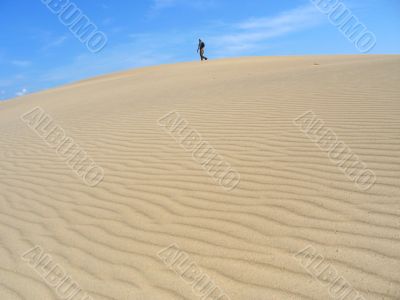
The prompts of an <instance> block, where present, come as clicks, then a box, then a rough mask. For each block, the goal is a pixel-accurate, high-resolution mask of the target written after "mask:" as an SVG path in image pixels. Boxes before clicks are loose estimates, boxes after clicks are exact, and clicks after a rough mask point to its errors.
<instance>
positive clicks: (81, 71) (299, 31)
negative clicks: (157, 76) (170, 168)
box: [0, 0, 400, 100]
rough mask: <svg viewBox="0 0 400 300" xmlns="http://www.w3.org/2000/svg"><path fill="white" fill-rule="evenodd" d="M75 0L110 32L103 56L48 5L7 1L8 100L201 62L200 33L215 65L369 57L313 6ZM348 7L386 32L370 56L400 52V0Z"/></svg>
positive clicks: (2, 68)
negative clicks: (113, 75)
mask: <svg viewBox="0 0 400 300" xmlns="http://www.w3.org/2000/svg"><path fill="white" fill-rule="evenodd" d="M49 1H51V0H49ZM57 1H58V0H57ZM65 1H70V0H65ZM70 2H73V3H75V4H76V6H77V7H79V9H81V11H82V12H83V13H84V14H85V15H86V16H87V17H88V18H89V19H90V20H91V21H92V22H93V23H94V24H95V25H96V26H97V27H98V29H99V30H100V31H102V32H104V33H105V35H106V36H107V38H108V43H107V45H106V46H105V48H104V49H103V50H102V51H100V52H98V53H92V52H90V51H89V50H88V49H87V48H86V46H85V45H84V44H82V43H81V42H80V41H79V40H78V39H77V38H76V37H75V36H74V35H73V34H72V33H71V32H70V30H69V29H68V27H66V26H65V25H63V24H62V23H61V22H60V21H59V19H58V17H57V15H55V14H54V13H52V12H51V11H50V10H49V9H48V7H47V6H46V5H45V4H43V3H42V1H41V0H22V1H15V0H0V12H1V18H0V26H1V27H0V28H2V30H1V31H0V41H1V42H0V100H4V99H9V98H14V97H17V96H22V95H25V94H29V93H32V92H36V91H40V90H43V89H47V88H51V87H55V86H59V85H62V84H65V83H69V82H74V81H77V80H80V79H83V78H88V77H93V76H96V75H101V74H106V73H110V72H116V71H120V70H126V69H131V68H135V67H141V66H148V65H155V64H162V63H175V62H183V61H193V60H197V59H198V57H197V53H196V48H197V41H198V38H199V37H201V38H203V39H204V40H205V42H206V44H207V56H208V57H209V58H211V59H216V58H224V57H238V56H253V55H262V56H264V55H266V56H269V55H307V54H359V51H358V50H357V48H356V47H355V46H354V44H352V43H351V42H349V41H348V40H347V39H346V37H345V36H344V35H343V34H342V33H341V32H340V31H339V30H338V28H337V27H335V26H334V25H332V24H331V23H330V21H329V18H328V17H327V16H326V15H324V14H323V13H321V12H320V11H319V10H318V9H317V8H316V7H315V6H314V5H313V4H312V3H311V1H310V0H290V1H289V0H287V1H286V0H285V1H278V0H276V1H267V0H251V1H242V0H240V1H239V0H141V1H132V0H75V1H70ZM342 2H343V3H344V4H345V5H346V6H347V7H348V8H349V9H350V10H351V11H352V13H353V14H354V15H355V16H356V17H357V18H358V19H359V20H360V21H361V22H362V23H363V24H365V26H366V27H367V28H368V29H369V30H370V31H371V32H373V33H374V34H375V35H376V37H377V44H376V47H375V48H374V49H373V50H372V51H371V52H370V53H372V54H400V38H399V36H400V34H399V32H400V1H398V0H342Z"/></svg>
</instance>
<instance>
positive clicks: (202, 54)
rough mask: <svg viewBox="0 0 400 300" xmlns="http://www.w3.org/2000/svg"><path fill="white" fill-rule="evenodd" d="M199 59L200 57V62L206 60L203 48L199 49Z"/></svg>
mask: <svg viewBox="0 0 400 300" xmlns="http://www.w3.org/2000/svg"><path fill="white" fill-rule="evenodd" d="M200 57H201V60H202V61H203V60H204V59H205V60H208V58H207V57H205V56H204V48H202V49H200Z"/></svg>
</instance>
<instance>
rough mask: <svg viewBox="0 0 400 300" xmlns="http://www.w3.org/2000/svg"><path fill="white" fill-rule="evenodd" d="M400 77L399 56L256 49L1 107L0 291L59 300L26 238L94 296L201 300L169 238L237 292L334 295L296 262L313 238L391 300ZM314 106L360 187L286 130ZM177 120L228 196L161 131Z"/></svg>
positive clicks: (262, 299) (349, 275)
mask: <svg viewBox="0 0 400 300" xmlns="http://www.w3.org/2000/svg"><path fill="white" fill-rule="evenodd" d="M399 82H400V56H396V55H393V56H383V55H382V56H372V55H368V56H305V57H255V58H241V59H226V60H217V61H208V62H207V63H202V64H200V63H197V62H196V63H194V62H191V63H182V64H177V65H164V66H156V67H149V68H142V69H136V70H132V71H126V72H123V73H116V74H110V75H107V76H102V77H97V78H93V79H88V80H85V81H81V82H77V83H74V84H70V85H66V86H63V87H60V88H56V89H52V90H48V91H44V92H41V93H37V94H32V95H28V96H26V97H23V98H21V99H18V100H13V101H8V102H4V103H0V147H1V151H0V207H1V209H0V299H32V300H35V299H38V300H42V299H58V298H57V294H56V292H55V291H54V289H53V288H52V287H50V286H49V285H48V284H46V282H45V281H43V280H42V278H41V277H39V276H38V275H37V274H36V273H35V271H34V270H33V269H32V268H31V267H30V266H29V264H27V263H26V262H24V261H23V260H22V259H21V255H22V254H23V253H25V252H26V251H28V250H29V249H31V248H32V247H34V246H35V245H40V246H41V247H42V248H43V249H44V251H45V252H46V253H50V254H51V256H52V258H53V260H54V261H55V262H57V263H58V264H60V265H61V266H62V267H63V268H64V269H65V270H66V272H67V273H68V274H69V275H70V276H71V277H72V278H73V279H74V280H75V281H76V282H77V283H78V284H79V286H80V288H82V290H84V291H85V292H87V293H88V294H89V295H90V296H91V297H92V298H93V299H118V300H119V299H126V300H145V299H146V300H147V299H149V300H164V299H166V300H169V299H171V300H172V299H200V298H199V297H197V296H196V295H195V294H194V293H193V291H192V288H191V286H190V285H187V284H185V282H184V281H182V279H181V278H179V276H178V275H177V274H176V273H175V272H173V271H171V270H170V269H169V268H168V267H167V266H166V265H165V264H164V263H163V262H162V260H160V258H159V257H158V255H157V253H159V251H161V250H162V249H164V248H166V247H168V246H169V245H171V244H174V243H175V244H177V245H179V247H180V249H182V251H184V252H185V253H188V255H190V257H191V261H195V262H196V263H197V264H198V266H199V267H200V268H201V269H202V270H203V271H204V273H206V274H208V275H209V276H210V277H211V278H212V280H213V282H215V284H216V285H218V287H220V288H221V289H222V290H223V291H224V292H225V293H226V295H227V296H229V298H230V299H232V300H238V299H246V300H270V299H279V300H282V299H315V300H317V299H318V300H319V299H331V296H330V295H329V291H328V288H327V287H326V286H324V285H323V284H321V283H320V282H319V281H318V280H316V279H315V278H313V277H312V276H311V275H310V274H309V273H308V272H307V270H305V269H304V268H303V267H302V266H301V264H299V263H298V261H296V259H295V258H294V255H295V254H296V253H298V252H299V251H301V250H302V249H304V248H305V247H307V246H308V245H311V246H312V247H314V248H315V249H316V250H317V251H318V253H319V254H321V255H322V256H323V257H324V258H325V260H326V261H328V262H329V263H330V264H331V265H332V266H334V267H335V269H336V270H337V271H338V273H339V274H340V275H341V276H343V278H345V279H346V280H347V282H348V283H349V284H351V286H352V288H353V289H354V290H356V291H358V292H359V293H360V295H362V297H364V298H365V299H367V300H368V299H393V300H396V299H400V251H399V249H400V180H399V178H400V103H399V99H400V87H399ZM34 107H41V108H42V109H43V110H45V111H46V112H47V113H48V114H49V115H50V116H51V117H52V118H53V119H54V120H55V122H57V124H58V125H60V126H61V127H62V128H63V129H64V130H65V131H66V133H67V134H68V136H71V137H72V138H73V139H74V141H75V142H76V143H77V144H78V145H79V146H80V147H81V148H82V149H84V150H85V151H86V152H87V153H88V155H89V156H90V158H92V159H93V160H94V161H95V162H96V163H97V164H98V165H99V166H101V167H102V168H103V169H104V179H103V181H102V182H100V183H99V184H98V185H97V186H96V187H90V186H87V185H85V183H84V182H83V181H82V180H80V178H79V177H78V176H76V174H75V173H74V172H73V171H72V170H71V169H70V168H69V167H68V165H67V164H66V163H65V161H63V160H62V159H61V158H60V157H59V156H58V155H57V153H56V152H55V150H54V149H52V148H51V147H49V146H48V145H46V143H45V142H44V141H43V140H42V139H41V138H40V137H38V135H37V134H35V132H34V131H33V130H32V129H30V128H29V127H28V126H26V124H24V122H22V121H21V119H20V116H21V115H23V114H25V113H27V112H28V111H30V110H32V109H33V108H34ZM310 110H312V111H313V112H315V113H316V114H317V115H318V117H319V118H320V119H322V120H323V121H324V123H325V125H326V126H327V127H329V128H331V129H332V130H334V132H335V133H336V134H337V136H338V138H339V140H341V141H343V142H344V143H345V144H346V145H348V146H349V147H351V149H352V151H353V152H354V153H355V154H356V155H358V156H359V157H360V159H361V160H362V161H363V162H365V163H366V164H367V165H368V167H369V168H370V169H371V170H373V171H374V173H375V174H376V177H377V180H376V183H375V184H374V185H373V186H372V187H371V188H370V189H369V190H368V191H362V190H360V189H359V188H358V187H357V185H356V184H355V183H354V182H352V181H351V180H349V179H348V178H347V177H346V175H345V174H343V172H342V171H341V170H340V169H339V168H337V166H336V165H335V164H333V163H332V162H331V161H330V159H329V157H328V155H327V153H326V152H324V151H321V150H320V149H319V147H318V145H316V144H315V143H314V142H313V141H312V140H310V139H309V138H308V137H307V136H306V135H305V134H304V133H303V132H302V131H301V130H299V128H297V127H296V126H295V125H294V124H293V120H294V119H296V118H298V117H299V116H301V115H302V114H304V113H305V112H307V111H310ZM172 111H176V112H179V114H180V115H181V116H182V117H183V118H184V119H185V120H187V121H188V122H189V123H190V127H191V128H194V129H196V130H197V131H198V132H199V133H200V134H201V136H202V138H203V140H204V141H207V142H208V143H209V144H210V145H212V146H213V147H214V148H215V149H216V151H217V152H218V153H219V154H221V156H223V157H224V159H225V160H226V161H228V162H229V164H230V165H231V166H232V168H234V169H235V170H236V171H237V172H238V173H239V174H240V183H239V185H238V186H237V187H236V188H235V189H233V190H231V191H228V190H225V189H223V188H222V187H221V186H219V185H218V184H216V182H215V181H214V180H213V178H211V177H210V176H209V175H208V174H207V173H206V172H205V171H204V170H203V168H202V166H201V165H200V164H199V163H198V162H196V161H195V160H194V159H193V158H192V155H191V153H189V152H186V151H185V150H184V149H182V147H181V145H179V143H177V142H176V140H174V139H173V138H171V136H170V135H169V134H167V133H166V132H165V131H164V130H163V128H161V127H160V126H159V124H158V120H159V119H160V118H161V117H163V116H165V115H167V114H168V113H170V112H172ZM76 299H78V300H80V299H79V298H78V297H77V298H76ZM353 299H355V297H354V298H353ZM360 299H363V298H360ZM207 300H209V299H207ZM221 300H225V299H221Z"/></svg>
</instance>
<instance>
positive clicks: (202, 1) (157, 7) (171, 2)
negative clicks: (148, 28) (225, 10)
mask: <svg viewBox="0 0 400 300" xmlns="http://www.w3.org/2000/svg"><path fill="white" fill-rule="evenodd" d="M215 4H216V2H215V0H191V1H188V0H153V4H152V5H151V7H150V12H149V14H148V16H149V17H154V16H156V15H158V14H159V13H160V12H161V11H162V10H164V9H167V8H171V7H174V6H178V5H179V6H185V7H190V8H194V9H198V10H201V9H206V8H210V7H213V6H214V5H215Z"/></svg>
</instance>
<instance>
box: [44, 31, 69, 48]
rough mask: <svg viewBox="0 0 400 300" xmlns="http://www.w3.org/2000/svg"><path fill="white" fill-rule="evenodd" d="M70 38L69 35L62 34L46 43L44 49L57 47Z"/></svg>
mask: <svg viewBox="0 0 400 300" xmlns="http://www.w3.org/2000/svg"><path fill="white" fill-rule="evenodd" d="M67 39H68V37H67V36H65V35H62V36H59V37H56V38H54V39H53V40H51V41H49V42H48V43H46V45H45V46H44V47H43V48H42V50H49V49H51V48H56V47H59V46H61V45H62V44H64V42H65V41H66V40H67Z"/></svg>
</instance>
